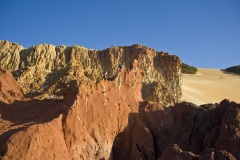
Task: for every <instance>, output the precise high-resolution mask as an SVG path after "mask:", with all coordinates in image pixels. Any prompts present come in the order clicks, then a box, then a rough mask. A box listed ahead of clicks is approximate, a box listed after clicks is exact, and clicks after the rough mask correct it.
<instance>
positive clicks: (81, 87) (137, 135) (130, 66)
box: [0, 42, 240, 160]
mask: <svg viewBox="0 0 240 160" xmlns="http://www.w3.org/2000/svg"><path fill="white" fill-rule="evenodd" d="M6 44H7V45H6ZM15 45H16V44H14V45H13V44H11V43H8V42H1V46H5V49H3V47H2V48H1V50H4V53H8V52H12V54H15V53H16V54H20V56H19V58H20V60H19V63H16V64H17V65H16V66H15V69H14V65H13V64H11V63H12V62H13V59H14V58H5V60H4V61H3V59H4V58H1V59H0V60H2V61H1V65H3V64H4V65H3V66H5V67H10V68H8V69H11V71H12V72H13V74H14V75H15V77H16V78H18V81H16V80H14V78H13V76H12V75H11V73H10V71H6V70H1V72H0V84H1V85H0V159H3V160H9V159H11V160H18V159H39V160H41V159H42V160H43V159H44V160H46V159H58V160H59V159H60V160H61V159H64V160H65V159H74V160H75V159H101V160H103V159H111V160H112V159H114V160H115V159H116V160H119V159H151V160H152V159H153V160H154V159H158V160H168V159H169V160H174V159H189V160H190V159H191V160H197V159H210V160H215V159H226V160H227V159H230V160H235V159H240V150H239V146H240V104H237V103H235V102H230V101H228V100H223V101H222V102H221V103H220V104H207V105H202V106H196V105H194V104H192V103H187V102H182V103H177V104H174V105H171V106H167V107H165V105H163V104H162V103H164V104H168V105H169V104H172V103H175V102H177V101H178V98H177V96H174V95H173V96H172V97H171V96H169V95H168V94H170V93H171V92H172V91H173V90H174V89H172V90H171V89H170V90H169V89H168V87H169V86H170V87H169V88H175V89H177V88H178V87H180V86H178V85H177V84H178V83H180V82H178V80H180V76H179V75H178V74H180V73H178V67H179V66H180V63H181V62H180V60H179V59H178V58H177V57H174V56H169V55H165V54H163V53H158V52H156V51H153V50H151V49H148V48H146V47H143V46H139V45H134V46H131V47H113V48H110V49H107V50H105V51H91V50H87V49H84V48H82V47H78V46H74V47H72V48H69V47H64V46H63V47H62V50H61V51H56V49H58V48H61V47H54V46H51V45H39V46H36V47H32V48H29V49H20V53H19V52H15V50H18V48H21V47H16V46H15ZM6 48H8V49H6ZM37 48H40V49H41V50H40V52H39V51H38V49H37ZM42 48H43V49H42ZM51 48H52V49H51ZM121 49H124V50H125V51H124V52H120V51H119V50H121ZM6 50H7V51H8V52H7V51H6ZM54 50H55V52H54ZM114 50H117V51H118V52H116V55H120V54H118V53H122V55H121V57H120V58H119V57H118V61H121V60H122V59H124V60H125V62H126V64H125V65H126V68H123V69H121V70H120V71H118V72H117V69H118V64H119V62H118V61H117V62H113V61H112V60H114V59H115V58H113V59H112V58H110V57H111V56H113V55H112V53H115V52H113V51H114ZM126 50H131V51H129V52H128V51H126ZM13 51H14V52H13ZM48 51H49V52H48ZM50 51H51V52H50ZM85 51H86V52H85ZM93 52H94V53H95V52H96V54H92V53H93ZM2 53H3V52H2ZM54 53H58V55H60V53H63V54H62V56H56V55H57V54H56V55H55V56H54ZM69 53H70V54H69ZM79 53H82V54H79ZM90 53H91V54H90ZM110 53H111V54H110ZM130 53H131V55H130ZM125 54H127V55H128V57H130V58H127V57H125V58H123V57H124V56H126V55H125ZM155 54H156V55H155ZM1 55H4V54H1ZM6 55H7V54H6ZM63 55H64V56H63ZM89 55H91V56H90V57H91V58H89ZM94 56H97V57H98V58H96V57H95V58H94ZM104 56H105V57H104ZM109 56H110V57H109ZM131 56H133V57H132V59H133V60H132V61H131ZM134 56H136V57H137V58H134ZM2 57H4V56H2ZM15 57H18V56H15ZM59 57H60V58H59ZM63 57H64V58H63ZM100 57H101V58H100ZM113 57H115V56H113ZM149 57H150V58H149ZM156 57H158V58H159V59H156ZM65 58H66V61H65V60H64V59H65ZM49 59H51V60H49ZM90 59H91V60H90ZM62 60H64V61H62ZM14 61H15V60H14ZM93 61H94V63H92V62H93ZM67 62H68V63H67ZM90 62H91V63H90ZM103 62H104V63H103ZM107 62H108V63H107ZM165 63H166V64H165ZM94 64H95V66H91V65H94ZM96 64H97V65H96ZM99 65H100V66H99ZM157 66H158V67H159V68H158V67H157ZM104 67H105V68H104ZM109 68H110V69H111V70H112V71H111V73H109V77H108V78H107V79H104V77H103V73H104V72H105V71H106V70H108V69H109ZM146 68H147V69H146ZM97 69H100V70H97ZM144 69H145V70H144ZM115 70H116V71H115ZM168 71H169V72H168ZM115 72H116V73H115ZM165 76H166V77H165ZM168 76H169V77H168ZM173 77H175V78H176V79H172V78H173ZM155 78H156V79H155ZM157 78H159V80H158V79H157ZM167 80H169V81H167ZM152 82H154V83H152ZM18 83H20V85H19V84H18ZM165 85H166V88H167V89H166V90H161V92H157V91H159V90H158V89H160V88H158V87H160V86H165ZM175 85H176V86H175ZM167 86H168V87H167ZM21 87H22V88H21ZM44 87H45V88H44ZM177 90H178V89H177ZM22 91H23V92H24V93H25V95H24V94H23V93H22ZM178 91H179V92H180V93H181V90H178ZM177 93H178V92H177ZM160 94H161V96H160ZM24 96H27V97H28V98H25V97H24ZM29 97H30V98H35V99H30V98H29ZM59 97H62V98H59ZM156 97H158V98H159V99H156ZM44 98H47V99H44ZM147 99H153V100H156V101H157V100H159V101H160V102H162V103H159V102H153V101H147Z"/></svg>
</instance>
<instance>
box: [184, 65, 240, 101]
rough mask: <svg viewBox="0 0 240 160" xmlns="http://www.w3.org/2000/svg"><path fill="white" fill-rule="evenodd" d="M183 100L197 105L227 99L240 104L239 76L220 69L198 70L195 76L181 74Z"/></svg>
mask: <svg viewBox="0 0 240 160" xmlns="http://www.w3.org/2000/svg"><path fill="white" fill-rule="evenodd" d="M182 90H183V100H184V101H188V102H193V103H195V104H197V105H201V104H206V103H219V102H220V101H222V100H223V99H229V100H231V101H235V102H237V103H240V75H235V74H230V73H224V72H223V71H221V70H220V69H205V68H199V69H198V73H197V74H196V75H189V74H183V76H182Z"/></svg>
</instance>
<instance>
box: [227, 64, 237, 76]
mask: <svg viewBox="0 0 240 160" xmlns="http://www.w3.org/2000/svg"><path fill="white" fill-rule="evenodd" d="M225 71H227V72H233V73H237V74H240V65H237V66H232V67H229V68H226V69H225Z"/></svg>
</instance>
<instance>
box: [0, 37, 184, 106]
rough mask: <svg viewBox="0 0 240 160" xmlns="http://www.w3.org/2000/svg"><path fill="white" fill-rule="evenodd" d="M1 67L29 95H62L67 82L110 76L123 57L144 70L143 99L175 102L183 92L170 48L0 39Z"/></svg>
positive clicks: (127, 63) (178, 62)
mask: <svg viewBox="0 0 240 160" xmlns="http://www.w3.org/2000/svg"><path fill="white" fill-rule="evenodd" d="M0 46H1V48H0V57H4V58H1V59H0V61H1V67H2V68H4V69H9V70H11V71H12V72H13V74H14V76H15V77H16V78H17V80H18V82H19V83H20V85H21V88H22V90H23V92H24V94H25V95H26V96H27V97H30V98H35V99H45V98H47V99H52V98H55V99H59V98H60V99H61V98H62V93H63V90H64V89H66V88H68V87H69V85H70V83H72V82H76V85H79V84H80V83H81V81H83V80H84V81H86V82H89V83H98V82H100V81H101V80H103V79H104V74H105V73H106V72H108V77H109V78H110V79H111V78H114V77H116V75H117V73H118V66H119V65H120V64H121V63H122V61H124V62H125V66H126V68H128V69H131V68H132V66H133V62H134V60H137V61H138V62H139V68H140V69H141V70H142V75H143V79H142V84H143V87H142V95H143V99H144V100H151V101H156V102H161V103H163V104H164V105H166V106H169V105H171V104H174V103H176V102H178V101H179V100H180V98H181V96H182V92H181V87H180V83H181V60H180V59H179V58H178V57H177V56H171V55H169V54H168V53H164V52H157V51H155V50H153V49H151V48H148V47H145V46H142V45H133V46H128V47H111V48H108V49H106V50H101V51H100V50H88V49H86V48H84V47H80V46H73V47H67V46H58V47H55V46H53V45H49V44H40V45H37V46H33V47H31V48H27V49H23V48H22V47H21V46H19V45H18V44H16V43H9V42H7V41H0Z"/></svg>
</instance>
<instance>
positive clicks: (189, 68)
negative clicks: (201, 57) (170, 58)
mask: <svg viewBox="0 0 240 160" xmlns="http://www.w3.org/2000/svg"><path fill="white" fill-rule="evenodd" d="M197 71H198V69H197V68H196V67H194V66H190V65H187V64H185V63H182V73H186V74H196V73H197Z"/></svg>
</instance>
